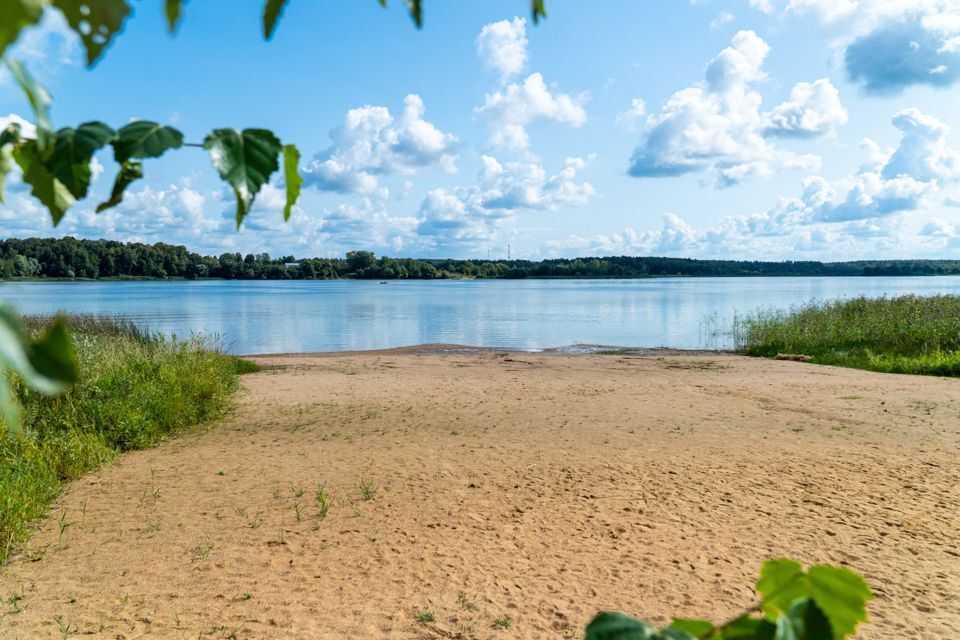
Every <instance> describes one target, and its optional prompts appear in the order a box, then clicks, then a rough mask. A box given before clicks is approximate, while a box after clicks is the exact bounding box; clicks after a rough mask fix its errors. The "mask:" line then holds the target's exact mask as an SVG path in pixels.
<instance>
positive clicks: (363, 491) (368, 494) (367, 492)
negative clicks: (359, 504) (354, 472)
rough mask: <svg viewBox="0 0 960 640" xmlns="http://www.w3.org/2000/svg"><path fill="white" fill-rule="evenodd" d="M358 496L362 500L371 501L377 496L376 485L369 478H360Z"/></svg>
mask: <svg viewBox="0 0 960 640" xmlns="http://www.w3.org/2000/svg"><path fill="white" fill-rule="evenodd" d="M360 495H361V496H362V497H363V499H364V500H373V497H374V496H375V495H377V485H375V484H373V480H371V479H370V478H360Z"/></svg>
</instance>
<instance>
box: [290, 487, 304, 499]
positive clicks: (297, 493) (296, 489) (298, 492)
mask: <svg viewBox="0 0 960 640" xmlns="http://www.w3.org/2000/svg"><path fill="white" fill-rule="evenodd" d="M290 493H292V494H293V497H294V498H299V497H301V496H303V485H302V484H292V485H290Z"/></svg>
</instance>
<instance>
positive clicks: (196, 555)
mask: <svg viewBox="0 0 960 640" xmlns="http://www.w3.org/2000/svg"><path fill="white" fill-rule="evenodd" d="M211 551H213V542H211V541H210V539H209V538H205V539H203V540H201V541H200V542H198V543H197V546H196V547H194V548H193V557H192V558H191V562H200V561H201V560H206V559H207V557H208V556H209V555H210V552H211Z"/></svg>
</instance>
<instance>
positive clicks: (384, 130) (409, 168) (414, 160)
mask: <svg viewBox="0 0 960 640" xmlns="http://www.w3.org/2000/svg"><path fill="white" fill-rule="evenodd" d="M424 112H425V108H424V104H423V100H422V99H421V98H420V96H418V95H415V94H411V95H408V96H407V97H406V99H405V100H404V107H403V112H402V113H401V114H400V116H399V117H397V118H395V117H394V116H393V115H392V114H391V113H390V110H389V109H388V108H387V107H381V106H365V107H359V108H356V109H350V110H349V111H348V112H347V115H346V118H345V119H344V123H343V124H342V125H340V126H339V127H337V128H336V129H334V130H333V131H331V132H330V138H331V140H332V142H333V144H332V145H331V146H330V147H328V148H327V149H325V150H324V151H321V152H320V153H318V154H317V155H316V156H315V157H314V159H313V160H312V161H311V162H310V163H308V164H307V166H306V168H305V170H304V172H303V173H304V181H305V184H306V185H307V186H312V187H315V188H317V189H320V190H322V191H335V192H338V193H373V192H376V191H378V190H379V189H380V181H379V177H380V176H384V175H392V174H411V173H414V172H416V171H417V170H418V169H421V168H424V167H430V166H440V167H442V168H443V169H445V170H446V171H448V172H454V171H455V170H456V166H455V161H456V157H457V148H458V141H457V138H456V136H454V135H453V134H451V133H445V132H443V131H441V130H440V129H439V128H437V126H436V125H434V124H433V123H431V122H429V121H427V120H425V119H424V118H423V116H424Z"/></svg>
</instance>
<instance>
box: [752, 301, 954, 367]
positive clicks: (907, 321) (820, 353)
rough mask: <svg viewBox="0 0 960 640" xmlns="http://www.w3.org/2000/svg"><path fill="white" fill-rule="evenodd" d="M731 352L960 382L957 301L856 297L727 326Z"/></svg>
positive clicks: (758, 317)
mask: <svg viewBox="0 0 960 640" xmlns="http://www.w3.org/2000/svg"><path fill="white" fill-rule="evenodd" d="M734 341H735V344H736V348H737V350H738V351H740V352H742V353H745V354H748V355H754V356H768V357H770V356H775V355H777V354H778V353H790V354H802V355H806V356H810V357H811V359H812V361H813V362H816V363H820V364H832V365H838V366H842V367H854V368H857V369H869V370H872V371H884V372H890V373H914V374H921V375H937V376H960V296H947V295H944V296H932V297H919V296H902V297H897V298H876V299H868V298H855V299H852V300H843V301H839V302H830V303H811V304H807V305H804V306H802V307H796V308H793V309H790V310H787V311H769V312H760V313H757V314H754V315H752V316H748V317H745V318H738V319H737V320H736V321H735V323H734Z"/></svg>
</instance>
